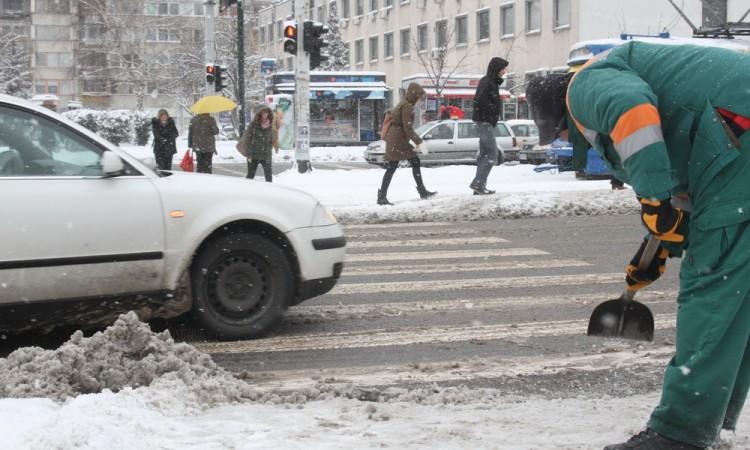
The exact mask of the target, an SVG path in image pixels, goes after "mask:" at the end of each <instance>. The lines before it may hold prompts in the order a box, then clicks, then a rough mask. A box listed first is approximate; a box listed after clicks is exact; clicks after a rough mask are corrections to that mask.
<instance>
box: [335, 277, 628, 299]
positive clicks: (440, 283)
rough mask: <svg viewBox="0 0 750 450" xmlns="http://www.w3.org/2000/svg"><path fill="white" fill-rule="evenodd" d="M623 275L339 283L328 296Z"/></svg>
mask: <svg viewBox="0 0 750 450" xmlns="http://www.w3.org/2000/svg"><path fill="white" fill-rule="evenodd" d="M622 282H623V274H622V273H621V272H616V273H592V274H578V275H544V276H531V277H528V276H525V277H495V278H468V279H460V280H425V281H391V282H387V283H339V284H338V285H336V287H335V288H333V290H331V292H330V294H329V295H335V294H339V295H345V294H374V293H386V292H435V291H459V290H464V289H501V288H528V287H538V286H577V285H583V284H585V285H596V284H609V283H622Z"/></svg>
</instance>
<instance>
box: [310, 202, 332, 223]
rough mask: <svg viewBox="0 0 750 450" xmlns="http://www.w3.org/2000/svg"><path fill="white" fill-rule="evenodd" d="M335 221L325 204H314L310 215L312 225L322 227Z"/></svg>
mask: <svg viewBox="0 0 750 450" xmlns="http://www.w3.org/2000/svg"><path fill="white" fill-rule="evenodd" d="M335 223H336V216H334V215H333V213H332V212H331V211H329V210H328V208H326V207H325V206H323V205H321V204H320V203H318V204H317V205H315V209H314V210H313V215H312V225H311V226H313V227H324V226H327V225H333V224H335Z"/></svg>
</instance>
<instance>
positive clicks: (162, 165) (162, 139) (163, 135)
mask: <svg viewBox="0 0 750 450" xmlns="http://www.w3.org/2000/svg"><path fill="white" fill-rule="evenodd" d="M151 131H152V132H153V133H154V158H156V165H157V166H158V167H159V170H172V156H173V155H174V154H175V153H177V143H176V140H177V136H179V133H178V132H177V127H176V126H175V124H174V120H173V119H172V118H171V117H169V113H168V112H167V110H166V109H160V110H159V114H158V115H157V116H156V117H154V118H153V119H151Z"/></svg>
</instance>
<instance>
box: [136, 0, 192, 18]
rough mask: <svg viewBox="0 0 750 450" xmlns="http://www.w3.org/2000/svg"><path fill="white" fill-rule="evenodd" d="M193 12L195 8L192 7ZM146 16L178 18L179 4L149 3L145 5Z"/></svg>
mask: <svg viewBox="0 0 750 450" xmlns="http://www.w3.org/2000/svg"><path fill="white" fill-rule="evenodd" d="M196 3H197V2H196ZM201 6H202V5H201ZM193 10H194V11H195V6H194V7H193ZM146 15H148V16H157V15H158V16H179V15H180V4H179V3H178V2H157V1H150V2H148V3H146Z"/></svg>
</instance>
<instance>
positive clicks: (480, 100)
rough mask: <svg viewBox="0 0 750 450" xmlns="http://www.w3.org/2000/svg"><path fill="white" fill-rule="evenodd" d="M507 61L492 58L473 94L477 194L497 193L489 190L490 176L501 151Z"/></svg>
mask: <svg viewBox="0 0 750 450" xmlns="http://www.w3.org/2000/svg"><path fill="white" fill-rule="evenodd" d="M506 67H508V61H506V60H504V59H503V58H492V59H491V60H490V63H489V65H488V66H487V74H486V75H485V76H483V77H482V79H481V80H479V85H478V86H477V90H476V92H475V93H474V114H473V116H472V120H473V121H474V122H475V123H476V124H477V128H478V130H477V131H478V132H479V158H478V159H477V174H476V176H475V177H474V180H473V181H472V182H471V184H470V185H469V188H470V189H471V190H472V191H474V195H487V194H494V193H495V191H491V190H489V189H487V177H488V176H489V175H490V171H491V170H492V167H493V166H494V165H495V164H496V163H497V158H498V153H499V152H498V149H497V141H495V127H496V126H497V121H498V120H500V113H501V111H502V107H503V102H502V101H501V100H500V85H501V84H503V75H504V74H505V68H506Z"/></svg>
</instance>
